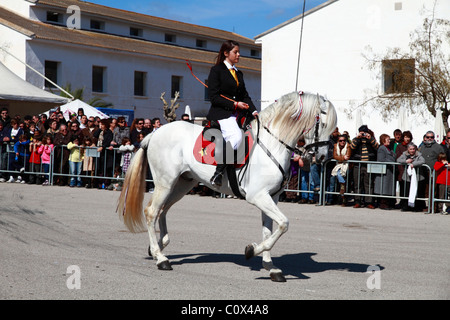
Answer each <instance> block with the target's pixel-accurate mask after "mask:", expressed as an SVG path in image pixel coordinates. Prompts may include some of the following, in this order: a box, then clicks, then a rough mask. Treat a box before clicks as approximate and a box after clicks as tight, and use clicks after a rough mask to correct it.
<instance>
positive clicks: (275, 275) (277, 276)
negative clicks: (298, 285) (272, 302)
mask: <svg viewBox="0 0 450 320" xmlns="http://www.w3.org/2000/svg"><path fill="white" fill-rule="evenodd" d="M270 279H271V280H272V281H273V282H286V278H285V277H284V276H283V274H282V273H281V272H271V273H270Z"/></svg>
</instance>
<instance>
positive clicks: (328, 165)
mask: <svg viewBox="0 0 450 320" xmlns="http://www.w3.org/2000/svg"><path fill="white" fill-rule="evenodd" d="M118 151H119V148H113V149H112V150H110V151H109V153H108V155H107V156H101V154H100V153H99V152H98V151H97V147H83V152H84V155H85V156H89V157H91V158H92V159H93V162H92V163H93V170H92V171H91V172H86V171H83V170H82V171H81V174H79V175H76V177H77V178H78V177H79V178H81V179H83V180H84V183H83V185H84V184H85V183H86V181H88V180H90V181H91V183H98V184H100V183H101V181H110V183H119V182H120V181H123V180H124V177H123V176H122V175H119V172H118V171H117V170H116V169H117V168H118V167H119V165H120V160H121V156H122V154H121V153H119V152H118ZM27 152H28V154H27V155H29V154H30V153H29V150H28V148H27ZM64 152H66V156H59V155H63V154H64ZM102 152H105V150H104V151H102ZM68 153H70V150H67V146H65V145H64V146H55V148H54V149H53V151H52V154H51V163H50V169H49V173H48V175H47V174H44V173H43V170H42V169H43V168H42V164H41V165H40V166H38V167H37V168H35V167H34V166H31V165H30V163H29V162H28V161H29V157H28V156H27V157H24V163H23V164H22V163H20V164H17V162H16V163H11V161H14V160H15V157H14V156H15V155H14V149H13V146H12V145H10V144H8V143H6V144H3V145H1V148H0V173H2V174H3V176H4V177H5V178H6V180H7V177H8V176H9V175H11V174H14V175H24V176H28V177H30V176H32V175H34V176H35V177H38V176H48V177H47V178H45V177H43V178H42V179H41V180H44V179H48V180H49V184H50V185H54V184H55V182H56V181H57V180H60V179H67V184H70V179H71V178H72V177H73V175H71V174H70V172H69V163H68V155H67V154H68ZM13 159H14V160H13ZM108 161H109V162H108ZM108 163H109V164H110V165H108ZM347 163H348V164H349V170H348V172H347V175H346V178H345V181H346V182H345V192H344V194H343V195H344V196H347V197H355V196H359V197H361V198H363V197H367V196H369V197H372V198H387V199H405V200H408V196H402V195H399V194H398V187H399V183H403V184H404V186H405V189H406V181H403V182H398V181H397V175H398V170H399V169H398V168H399V167H400V166H404V170H406V165H401V164H399V163H397V162H378V161H356V160H348V161H347ZM336 164H337V161H336V160H334V159H329V160H327V161H325V162H324V163H323V164H321V165H311V168H310V171H309V179H308V181H307V182H306V181H305V182H306V188H302V181H301V168H299V169H298V175H297V177H296V179H297V181H296V183H295V184H293V185H294V186H295V188H288V187H286V188H285V191H286V192H294V193H297V194H298V195H301V194H302V193H305V194H307V195H309V196H308V198H311V194H312V195H313V196H316V195H317V196H316V198H317V200H318V205H325V204H326V203H327V198H328V199H330V198H332V197H333V196H337V195H340V193H339V187H338V186H339V184H338V181H337V179H331V171H332V169H333V168H334V166H335V165H336ZM18 167H21V168H23V169H22V171H18V170H17V168H18ZM362 168H366V169H367V171H368V174H369V190H364V193H357V192H356V190H360V189H361V188H360V187H361V185H357V186H355V185H354V181H353V180H354V177H353V175H355V174H356V175H357V177H358V178H357V179H356V181H357V183H361V179H360V176H361V169H362ZM387 168H390V169H391V170H392V173H393V177H394V179H393V181H392V184H393V185H392V188H393V190H395V191H396V192H395V195H392V196H388V195H381V194H376V193H375V192H374V180H375V177H376V176H377V175H380V176H381V181H382V179H383V178H384V175H383V174H382V172H384V171H385V170H386V169H387ZM355 170H356V173H355ZM446 170H447V172H448V170H449V169H448V168H447V169H446ZM148 172H149V176H147V179H146V181H147V182H149V183H151V182H153V180H152V177H151V173H150V170H148ZM420 174H423V175H424V176H425V177H426V180H425V181H424V183H426V184H427V185H428V196H423V197H416V201H426V202H427V203H428V213H434V212H435V204H436V203H440V202H443V203H449V202H450V197H449V195H448V194H449V191H450V190H449V189H450V188H449V187H450V186H446V187H445V197H444V198H442V199H441V198H438V197H436V196H435V195H436V184H435V183H433V181H435V178H436V173H435V172H434V170H432V168H430V167H429V166H427V165H425V164H424V165H422V166H421V167H419V174H418V175H417V177H419V175H420ZM313 176H314V178H313ZM290 179H293V178H292V177H291V178H290ZM332 180H333V181H332ZM449 184H450V181H449ZM287 185H288V184H287ZM92 187H98V185H97V186H94V185H93V186H92ZM104 187H107V186H106V185H105V186H104ZM314 189H315V190H314Z"/></svg>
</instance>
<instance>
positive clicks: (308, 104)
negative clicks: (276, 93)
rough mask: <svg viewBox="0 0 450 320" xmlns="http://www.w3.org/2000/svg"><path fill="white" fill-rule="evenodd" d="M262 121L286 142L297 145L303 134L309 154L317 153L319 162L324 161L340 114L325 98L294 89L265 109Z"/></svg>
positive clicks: (261, 114) (280, 139)
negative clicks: (337, 114)
mask: <svg viewBox="0 0 450 320" xmlns="http://www.w3.org/2000/svg"><path fill="white" fill-rule="evenodd" d="M260 121H261V123H262V124H263V126H264V127H265V128H267V129H269V130H270V131H271V132H272V133H273V134H274V135H275V136H276V137H277V138H278V140H279V141H282V142H283V145H289V146H295V144H296V143H297V141H298V140H299V138H300V136H302V135H303V136H304V137H305V141H306V144H307V151H308V154H309V155H310V156H312V155H313V154H315V156H316V161H317V162H321V161H323V160H324V159H325V158H326V156H327V153H328V140H329V137H330V135H331V133H332V132H333V130H334V129H335V128H336V122H337V116H336V110H335V109H334V106H333V104H332V103H331V102H330V101H328V100H326V99H325V98H324V97H322V96H319V95H318V94H317V95H316V94H312V93H306V92H292V93H289V94H286V95H284V96H282V97H281V98H280V99H278V100H277V101H276V102H275V103H273V104H271V105H270V106H269V107H267V108H266V109H264V110H262V111H261V113H260ZM279 146H282V144H279Z"/></svg>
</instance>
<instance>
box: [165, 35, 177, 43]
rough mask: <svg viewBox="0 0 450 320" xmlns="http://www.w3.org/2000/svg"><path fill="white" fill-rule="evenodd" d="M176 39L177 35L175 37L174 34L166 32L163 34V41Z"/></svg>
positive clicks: (172, 41) (174, 40)
mask: <svg viewBox="0 0 450 320" xmlns="http://www.w3.org/2000/svg"><path fill="white" fill-rule="evenodd" d="M176 40H177V37H176V36H175V35H174V34H169V33H166V34H165V35H164V41H165V42H171V43H175V42H176Z"/></svg>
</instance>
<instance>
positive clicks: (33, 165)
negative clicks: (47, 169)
mask: <svg viewBox="0 0 450 320" xmlns="http://www.w3.org/2000/svg"><path fill="white" fill-rule="evenodd" d="M41 144H42V142H41V139H40V138H39V136H37V137H35V138H33V140H31V141H30V171H31V174H30V178H29V179H28V183H29V184H35V183H36V184H41V176H40V175H39V172H41V155H40V154H39V147H40V146H41Z"/></svg>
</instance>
